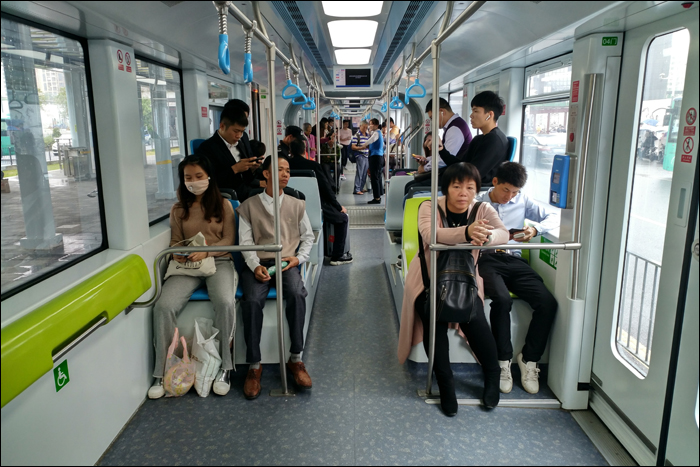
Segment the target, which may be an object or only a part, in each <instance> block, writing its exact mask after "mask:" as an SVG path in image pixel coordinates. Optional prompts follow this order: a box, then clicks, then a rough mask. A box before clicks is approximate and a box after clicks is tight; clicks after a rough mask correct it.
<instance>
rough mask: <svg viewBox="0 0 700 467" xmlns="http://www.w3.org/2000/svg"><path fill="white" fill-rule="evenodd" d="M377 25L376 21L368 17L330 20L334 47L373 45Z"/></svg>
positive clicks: (329, 28)
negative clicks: (351, 19) (350, 19)
mask: <svg viewBox="0 0 700 467" xmlns="http://www.w3.org/2000/svg"><path fill="white" fill-rule="evenodd" d="M377 26H378V23H377V22H376V21H371V20H366V19H363V20H353V21H348V20H342V21H330V22H329V23H328V31H329V32H330V33H331V42H332V43H333V47H372V45H374V36H376V35H377Z"/></svg>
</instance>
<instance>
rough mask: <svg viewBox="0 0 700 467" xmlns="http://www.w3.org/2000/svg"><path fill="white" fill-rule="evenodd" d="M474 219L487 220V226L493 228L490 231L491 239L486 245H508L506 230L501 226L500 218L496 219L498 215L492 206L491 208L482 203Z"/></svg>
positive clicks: (508, 235)
mask: <svg viewBox="0 0 700 467" xmlns="http://www.w3.org/2000/svg"><path fill="white" fill-rule="evenodd" d="M476 218H477V219H486V220H488V221H489V224H488V225H490V226H492V227H493V228H494V229H493V230H492V231H491V239H490V242H489V243H488V244H489V245H504V244H506V243H508V240H509V239H510V234H509V233H508V229H506V226H505V225H503V222H502V221H501V218H500V217H498V213H497V212H496V210H495V209H494V208H493V206H491V205H490V204H489V203H482V205H481V207H480V208H479V212H478V213H477V216H476Z"/></svg>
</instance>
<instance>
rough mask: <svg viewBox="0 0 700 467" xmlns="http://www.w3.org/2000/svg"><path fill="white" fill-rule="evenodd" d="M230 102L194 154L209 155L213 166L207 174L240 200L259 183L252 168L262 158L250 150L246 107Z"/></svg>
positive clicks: (246, 196)
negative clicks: (211, 134)
mask: <svg viewBox="0 0 700 467" xmlns="http://www.w3.org/2000/svg"><path fill="white" fill-rule="evenodd" d="M230 103H231V101H229V103H227V104H226V106H224V110H223V112H221V122H220V124H219V129H218V130H217V131H216V133H214V135H213V136H212V137H211V138H209V139H208V140H206V141H204V142H203V143H202V144H200V145H199V147H198V148H197V150H196V151H195V154H197V155H202V156H205V157H207V158H208V159H209V161H210V162H211V164H212V167H213V169H214V170H212V173H211V174H210V176H212V177H213V178H214V179H215V180H216V183H217V185H218V186H219V188H228V189H232V190H235V191H236V194H237V195H238V199H239V200H240V201H241V202H242V201H244V200H246V199H247V198H248V196H249V191H250V188H251V187H253V186H257V185H258V182H257V181H256V179H255V174H254V172H255V170H256V169H257V168H258V167H260V164H261V163H262V161H263V160H264V158H257V157H255V156H254V155H253V153H252V150H251V148H250V142H249V141H248V139H247V135H246V134H245V129H246V127H247V126H248V118H247V117H246V113H245V111H244V110H243V109H242V108H240V106H237V105H229V104H230ZM244 104H245V103H244ZM244 137H245V140H244ZM242 140H243V142H242ZM246 142H247V144H245V143H246Z"/></svg>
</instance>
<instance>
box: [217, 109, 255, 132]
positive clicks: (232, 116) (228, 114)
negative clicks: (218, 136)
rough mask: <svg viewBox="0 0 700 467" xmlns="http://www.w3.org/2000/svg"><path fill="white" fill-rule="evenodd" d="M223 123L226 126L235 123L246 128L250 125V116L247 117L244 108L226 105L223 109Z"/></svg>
mask: <svg viewBox="0 0 700 467" xmlns="http://www.w3.org/2000/svg"><path fill="white" fill-rule="evenodd" d="M221 123H223V124H224V127H226V128H228V127H230V126H231V125H233V124H234V123H235V124H236V125H240V126H242V127H244V128H245V127H247V126H248V117H246V116H245V113H244V112H243V110H241V109H240V108H238V107H233V106H230V107H226V106H224V110H222V111H221Z"/></svg>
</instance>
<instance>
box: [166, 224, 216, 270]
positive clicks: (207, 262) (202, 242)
mask: <svg viewBox="0 0 700 467" xmlns="http://www.w3.org/2000/svg"><path fill="white" fill-rule="evenodd" d="M180 243H183V244H184V246H207V240H206V239H205V238H204V234H203V233H202V232H198V233H197V235H195V236H194V237H192V238H188V239H187V240H183V241H182V242H180ZM215 272H216V264H214V257H213V256H207V257H206V258H204V259H203V260H202V261H196V262H193V261H186V262H184V263H179V262H177V261H175V260H174V259H171V260H170V263H168V270H167V271H166V273H165V277H164V278H163V280H165V279H167V278H168V277H170V276H175V275H177V276H194V277H209V276H213V275H214V273H215Z"/></svg>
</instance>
